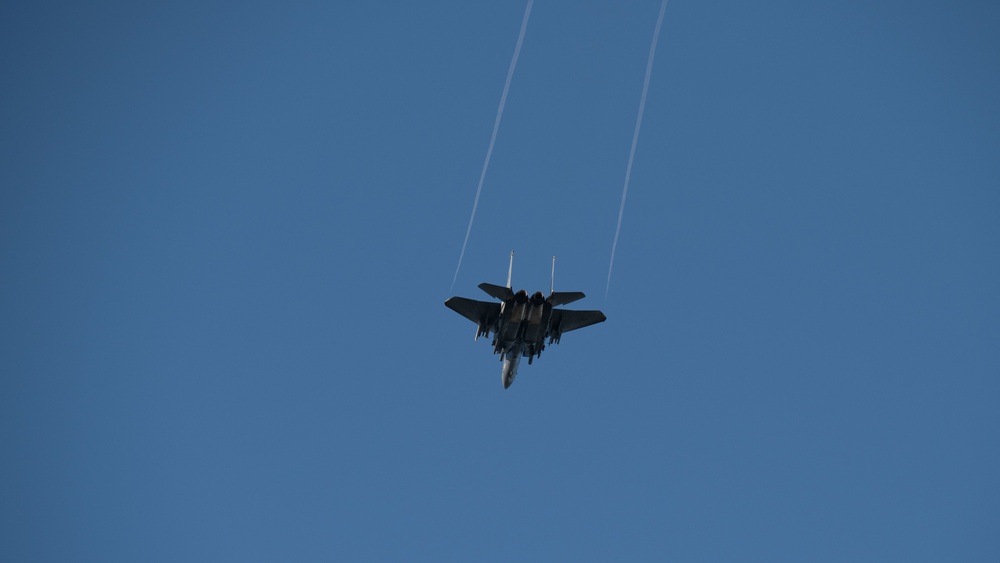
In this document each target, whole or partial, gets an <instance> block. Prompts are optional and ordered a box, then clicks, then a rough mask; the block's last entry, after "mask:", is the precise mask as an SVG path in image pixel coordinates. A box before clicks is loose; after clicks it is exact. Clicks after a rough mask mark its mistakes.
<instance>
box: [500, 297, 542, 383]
mask: <svg viewBox="0 0 1000 563" xmlns="http://www.w3.org/2000/svg"><path fill="white" fill-rule="evenodd" d="M551 317H552V305H551V304H550V303H549V302H548V301H547V300H546V299H545V297H544V296H543V295H542V292H540V291H538V292H535V294H534V295H532V296H531V297H528V293H527V292H526V291H524V290H523V289H522V290H521V291H518V292H517V293H515V294H513V295H512V296H511V297H510V298H508V299H507V300H505V301H504V303H503V304H502V305H501V309H500V318H499V319H498V320H497V326H496V337H495V339H494V341H493V345H494V352H496V353H498V354H500V359H501V361H502V362H503V368H502V369H501V371H500V375H501V378H502V379H503V386H504V389H506V388H508V387H510V384H511V383H513V382H514V378H515V377H517V367H518V364H520V361H521V356H528V360H529V363H530V361H531V358H533V357H535V356H538V355H540V354H541V353H542V349H543V348H544V347H545V335H546V333H547V332H548V328H549V320H550V319H551Z"/></svg>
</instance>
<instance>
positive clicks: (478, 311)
mask: <svg viewBox="0 0 1000 563" xmlns="http://www.w3.org/2000/svg"><path fill="white" fill-rule="evenodd" d="M444 305H445V307H448V308H449V309H451V310H452V311H455V312H456V313H458V314H459V315H462V316H463V317H465V318H467V319H469V320H470V321H472V322H474V323H476V324H479V325H481V326H492V325H493V323H495V322H496V321H497V319H498V318H500V304H499V303H493V302H489V301H476V300H475V299H466V298H464V297H452V298H451V299H449V300H447V301H445V302H444Z"/></svg>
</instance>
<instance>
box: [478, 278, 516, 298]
mask: <svg viewBox="0 0 1000 563" xmlns="http://www.w3.org/2000/svg"><path fill="white" fill-rule="evenodd" d="M479 289H481V290H483V291H485V292H486V293H487V294H488V295H490V296H491V297H496V298H497V299H499V300H500V301H506V300H508V299H510V298H511V297H514V292H513V291H511V289H510V288H509V287H504V286H502V285H493V284H491V283H485V282H484V283H481V284H479Z"/></svg>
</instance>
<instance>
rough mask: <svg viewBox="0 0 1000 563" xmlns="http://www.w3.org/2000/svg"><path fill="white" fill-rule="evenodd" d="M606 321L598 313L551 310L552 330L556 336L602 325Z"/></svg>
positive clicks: (602, 315)
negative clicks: (598, 324)
mask: <svg viewBox="0 0 1000 563" xmlns="http://www.w3.org/2000/svg"><path fill="white" fill-rule="evenodd" d="M607 319H608V318H607V317H605V316H604V313H602V312H600V311H567V310H566V309H552V330H553V332H555V333H556V334H562V333H564V332H569V331H571V330H576V329H578V328H583V327H585V326H590V325H594V324H597V323H603V322H604V321H606V320H607Z"/></svg>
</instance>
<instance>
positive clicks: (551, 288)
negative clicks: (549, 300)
mask: <svg viewBox="0 0 1000 563" xmlns="http://www.w3.org/2000/svg"><path fill="white" fill-rule="evenodd" d="M555 292H556V257H555V256H553V257H552V281H551V282H549V295H552V294H553V293H555Z"/></svg>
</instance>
